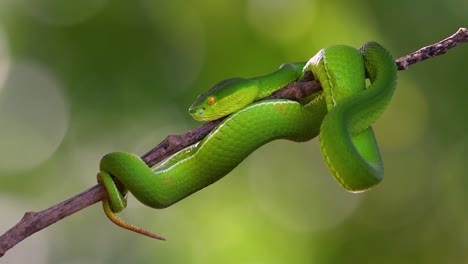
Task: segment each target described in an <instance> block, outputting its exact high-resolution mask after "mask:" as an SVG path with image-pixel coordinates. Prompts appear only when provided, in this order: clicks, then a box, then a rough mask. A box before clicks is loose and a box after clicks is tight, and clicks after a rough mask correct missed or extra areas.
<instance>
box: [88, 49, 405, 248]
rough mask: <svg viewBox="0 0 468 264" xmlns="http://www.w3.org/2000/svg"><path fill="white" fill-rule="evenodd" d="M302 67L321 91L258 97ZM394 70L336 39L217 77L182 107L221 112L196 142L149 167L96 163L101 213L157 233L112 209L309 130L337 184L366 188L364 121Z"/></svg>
mask: <svg viewBox="0 0 468 264" xmlns="http://www.w3.org/2000/svg"><path fill="white" fill-rule="evenodd" d="M309 70H311V71H312V72H313V74H314V76H315V78H316V79H317V80H318V81H319V82H320V84H321V85H322V88H323V90H322V91H320V92H318V93H315V94H312V95H311V96H309V97H308V98H307V99H305V100H303V101H301V102H296V101H292V100H286V99H272V100H260V99H262V98H264V97H266V96H268V95H270V94H272V93H273V92H274V91H276V90H278V89H280V88H282V87H284V86H286V85H287V84H289V83H291V82H294V81H298V80H299V79H301V78H302V76H303V75H304V72H305V71H309ZM396 73H397V69H396V66H395V63H394V61H393V58H392V57H391V55H390V54H389V53H388V52H387V50H386V49H384V48H383V47H382V46H380V45H379V44H377V43H375V42H368V43H366V44H364V45H363V46H362V47H361V48H360V49H359V50H357V49H355V48H352V47H348V46H342V45H339V46H332V47H329V48H326V49H322V50H320V51H319V52H318V53H317V54H316V55H315V56H314V57H312V58H311V59H310V60H309V61H308V62H303V63H290V64H284V65H282V66H281V67H280V69H279V70H277V71H276V72H274V73H272V74H269V75H266V76H261V77H256V78H251V79H242V78H232V79H227V80H224V81H222V82H220V83H218V84H217V85H215V86H214V87H213V88H212V89H210V90H209V91H208V92H206V93H204V94H202V95H200V96H199V97H198V98H197V99H196V101H195V102H194V103H193V105H192V106H191V107H190V109H189V112H190V114H191V115H192V116H193V118H194V119H196V120H199V121H211V120H215V119H218V118H220V117H224V116H227V115H229V116H228V117H227V118H226V119H225V120H223V122H221V123H220V124H219V125H218V126H217V127H216V128H214V129H213V130H212V131H211V132H210V133H209V134H208V135H207V136H206V137H205V138H204V139H203V140H201V141H200V142H198V143H197V144H195V145H192V146H190V147H188V148H185V149H183V150H181V151H180V152H178V153H176V154H174V155H173V156H172V157H170V158H168V159H167V160H166V161H165V162H163V163H162V164H160V165H158V166H157V167H155V168H149V167H148V166H147V165H146V164H145V163H144V162H143V161H142V160H141V159H140V158H139V157H138V156H136V155H134V154H130V153H126V152H113V153H109V154H106V155H105V156H104V157H103V158H102V159H101V163H100V172H99V173H98V176H97V179H98V182H100V183H102V184H103V185H104V187H105V189H106V191H107V193H108V199H105V200H103V207H104V211H105V213H106V215H107V216H108V217H109V219H110V220H111V221H113V222H114V223H116V224H117V225H119V226H121V227H123V228H126V229H129V230H132V231H135V232H138V233H141V234H144V235H147V236H150V237H153V238H157V239H164V238H162V237H160V236H158V235H156V234H153V233H151V232H148V231H146V230H143V229H141V228H139V227H136V226H133V225H131V224H128V223H127V222H125V221H123V220H121V219H120V218H118V217H117V216H116V215H115V213H118V212H120V211H122V210H123V209H124V208H125V206H126V198H125V195H126V194H127V192H128V191H130V192H131V193H132V194H133V195H134V196H135V197H136V198H137V199H138V200H139V201H140V202H142V203H143V204H145V205H147V206H150V207H153V208H165V207H168V206H170V205H172V204H174V203H176V202H178V201H180V200H182V199H184V198H185V197H187V196H189V195H191V194H193V193H195V192H197V191H199V190H200V189H203V188H205V187H207V186H209V185H210V184H212V183H214V182H216V181H218V180H219V179H221V178H222V177H224V176H225V175H226V174H228V173H229V172H230V171H232V170H233V169H234V168H235V167H236V166H237V165H238V164H239V163H240V162H242V160H244V159H245V158H246V157H247V156H248V155H249V154H250V153H252V152H253V151H254V150H256V149H257V148H259V147H260V146H262V145H264V144H266V143H268V142H270V141H272V140H275V139H288V140H292V141H297V142H303V141H308V140H310V139H312V138H314V137H316V136H317V135H319V134H320V148H321V152H322V156H323V157H324V160H325V163H326V164H327V166H328V168H329V169H330V171H331V173H332V174H333V176H334V177H335V179H336V180H337V181H338V182H339V183H340V184H341V186H343V187H344V188H345V189H346V190H348V191H351V192H359V191H364V190H366V189H369V188H371V187H372V186H374V185H376V184H377V183H379V182H380V181H381V180H382V177H383V165H382V161H381V157H380V153H379V150H378V147H377V143H376V140H375V137H374V133H373V130H372V127H371V126H372V124H373V123H374V122H375V121H376V120H377V119H378V118H379V117H380V115H381V114H382V113H383V111H384V110H385V108H386V107H387V105H388V103H389V102H390V100H391V97H392V95H393V92H394V90H395V86H396ZM366 77H367V78H369V80H370V85H369V86H368V87H367V88H366ZM259 100H260V101H259Z"/></svg>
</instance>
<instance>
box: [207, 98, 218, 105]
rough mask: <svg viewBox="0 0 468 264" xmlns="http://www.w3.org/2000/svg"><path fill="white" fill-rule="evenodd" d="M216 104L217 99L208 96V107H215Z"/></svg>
mask: <svg viewBox="0 0 468 264" xmlns="http://www.w3.org/2000/svg"><path fill="white" fill-rule="evenodd" d="M215 102H216V99H215V98H214V97H213V96H208V98H206V103H207V104H208V105H213V104H214V103H215Z"/></svg>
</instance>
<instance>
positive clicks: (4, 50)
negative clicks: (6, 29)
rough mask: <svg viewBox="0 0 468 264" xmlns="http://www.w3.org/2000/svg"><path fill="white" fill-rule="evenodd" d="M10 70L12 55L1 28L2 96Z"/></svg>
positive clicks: (0, 68)
mask: <svg viewBox="0 0 468 264" xmlns="http://www.w3.org/2000/svg"><path fill="white" fill-rule="evenodd" d="M9 69H10V54H9V47H8V42H7V39H6V38H5V34H4V33H3V30H2V28H1V27H0V94H1V93H2V89H3V86H4V84H5V79H6V78H7V75H8V71H9Z"/></svg>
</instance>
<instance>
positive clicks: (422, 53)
mask: <svg viewBox="0 0 468 264" xmlns="http://www.w3.org/2000/svg"><path fill="white" fill-rule="evenodd" d="M465 42H468V29H467V28H460V29H458V31H456V32H455V33H454V34H453V35H451V36H449V37H447V38H445V39H443V40H441V41H439V42H437V43H435V44H432V45H429V46H426V47H423V48H421V49H419V50H417V51H415V52H412V53H410V54H408V55H406V56H403V57H401V58H398V59H397V60H395V63H396V64H397V67H398V70H400V71H402V70H406V69H408V67H409V66H410V65H413V64H415V63H418V62H421V61H424V60H426V59H429V58H432V57H435V56H439V55H442V54H445V53H446V52H447V51H448V50H449V49H451V48H453V47H456V46H458V45H460V44H462V43H465ZM320 90H321V86H320V83H319V82H317V81H315V80H313V76H312V75H311V74H306V75H305V76H304V78H303V79H302V80H300V81H299V82H294V83H291V84H289V85H288V86H286V87H284V88H283V89H281V90H279V91H277V92H276V93H274V94H273V95H271V96H269V97H267V98H265V99H273V98H286V99H291V100H296V101H297V100H300V99H302V98H304V97H306V96H308V95H310V94H312V93H315V92H317V91H320ZM221 121H222V120H216V121H212V122H209V123H206V124H203V125H201V126H199V127H196V128H194V129H192V130H190V131H188V132H187V133H185V134H182V135H169V136H167V137H166V139H164V140H163V141H162V142H161V143H159V144H158V145H157V146H155V147H154V148H153V149H151V150H150V151H148V152H147V153H146V154H144V155H143V156H142V157H141V158H142V159H143V160H144V161H145V163H146V164H148V166H150V167H152V166H154V165H156V164H157V163H158V162H160V161H162V160H163V159H165V158H167V157H169V156H170V155H172V154H174V153H176V152H177V151H179V150H182V149H184V148H186V147H188V146H190V145H192V144H194V143H196V142H198V141H199V140H201V139H202V138H204V137H205V136H206V135H207V134H208V133H209V132H210V131H211V130H212V129H213V128H214V127H216V125H218V124H219V123H220V122H221ZM105 198H107V193H106V192H105V190H104V188H103V187H102V185H100V184H97V185H95V186H93V187H91V188H89V189H88V190H86V191H84V192H82V193H80V194H77V195H75V196H73V197H71V198H69V199H68V200H65V201H63V202H61V203H59V204H56V205H54V206H52V207H50V208H48V209H45V210H43V211H39V212H27V213H25V214H24V216H23V218H22V219H21V220H20V221H19V222H18V223H17V224H16V225H15V226H13V227H12V228H10V229H9V230H8V231H6V232H5V233H4V234H3V235H1V236H0V257H2V256H3V255H4V254H5V253H6V252H7V251H8V250H9V249H11V248H13V247H14V246H15V245H16V244H18V243H19V242H21V241H23V240H24V239H25V238H27V237H29V236H31V235H32V234H34V233H36V232H38V231H40V230H42V229H44V228H46V227H47V226H49V225H51V224H53V223H55V222H57V221H59V220H61V219H63V218H65V217H67V216H69V215H71V214H73V213H75V212H77V211H80V210H82V209H84V208H86V207H88V206H90V205H92V204H95V203H97V202H99V201H101V200H103V199H105Z"/></svg>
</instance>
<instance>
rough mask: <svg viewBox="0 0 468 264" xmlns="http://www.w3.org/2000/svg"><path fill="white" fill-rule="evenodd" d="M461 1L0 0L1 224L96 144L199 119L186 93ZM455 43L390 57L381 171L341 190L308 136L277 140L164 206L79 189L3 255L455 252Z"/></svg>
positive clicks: (445, 256)
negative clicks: (413, 60) (408, 59)
mask: <svg viewBox="0 0 468 264" xmlns="http://www.w3.org/2000/svg"><path fill="white" fill-rule="evenodd" d="M467 14H468V2H467V1H464V0H448V1H435V0H429V1H424V2H422V1H403V0H397V1H380V2H378V3H377V1H365V0H362V1H350V2H345V1H333V0H331V1H325V0H289V1H286V0H246V1H237V0H229V1H214V0H208V1H177V0H176V1H150V0H140V1H123V0H80V1H61V0H35V1H33V0H0V214H1V217H0V219H1V220H0V233H3V232H4V231H5V230H7V229H8V228H9V227H11V226H12V225H13V224H14V223H16V222H17V221H18V220H19V219H20V218H21V217H22V215H23V213H24V212H25V211H29V210H41V209H44V208H47V207H49V206H51V205H53V204H55V203H57V202H59V201H62V200H64V199H66V198H68V197H71V196H72V195H74V194H76V193H78V192H81V191H83V190H85V189H87V188H89V187H90V186H92V185H94V184H95V175H96V172H97V170H98V163H99V159H100V157H101V156H102V155H103V154H104V153H106V152H110V151H116V150H124V151H130V152H134V153H137V154H143V153H145V152H146V151H147V150H149V149H151V148H152V147H153V146H154V145H155V144H157V143H158V142H159V141H161V140H162V139H163V138H164V137H165V136H166V135H168V134H179V133H183V132H185V131H187V130H189V129H191V128H193V127H195V126H196V125H198V124H197V123H196V122H195V121H193V120H192V119H191V118H190V116H189V115H188V113H187V108H188V106H189V105H190V104H191V102H192V101H193V100H194V99H195V98H196V96H197V95H198V94H199V93H202V92H204V91H206V90H207V89H208V88H210V87H211V86H212V85H213V84H215V83H216V82H218V81H220V80H222V79H225V78H229V77H235V76H242V77H253V76H259V75H263V74H267V73H270V72H272V71H274V70H275V69H277V67H278V66H279V65H280V64H281V63H283V62H289V61H305V60H307V59H309V58H310V57H311V56H313V55H314V54H315V53H316V52H317V51H318V50H319V49H320V48H322V47H325V46H328V45H332V44H348V45H352V46H355V47H359V46H360V45H361V44H362V43H364V42H366V41H368V40H376V41H378V42H380V43H381V44H382V45H384V46H385V47H387V48H388V49H389V50H390V51H391V52H392V53H393V55H394V56H395V57H400V56H402V55H405V54H407V53H409V52H412V51H414V50H416V49H418V48H420V47H422V46H425V45H428V44H431V43H434V42H436V41H438V40H440V39H442V38H445V37H447V36H448V35H450V34H452V33H453V32H454V31H456V30H457V29H458V28H459V27H461V26H465V27H466V26H468V23H467V22H468V16H467ZM467 72H468V45H465V46H460V47H458V48H455V49H454V50H451V51H450V52H449V53H448V54H446V55H445V56H441V57H438V58H435V59H431V60H429V61H426V62H423V63H420V64H416V65H414V66H412V67H411V68H410V69H409V70H407V71H404V72H400V73H399V83H398V87H397V92H396V94H395V97H394V100H393V102H392V104H391V105H390V108H389V109H388V111H387V112H386V113H385V114H384V116H383V117H382V118H381V119H380V120H379V121H378V122H377V124H376V125H375V130H376V133H377V137H378V140H379V144H380V148H381V152H382V155H383V158H384V162H385V168H386V174H385V179H384V181H383V183H381V184H380V185H379V186H378V187H376V188H374V189H373V190H371V191H369V192H366V193H362V194H350V193H347V192H345V191H344V190H343V189H341V188H340V187H339V186H338V184H337V183H335V181H334V180H333V178H332V176H331V174H330V173H329V172H328V170H327V169H326V168H325V166H324V164H323V161H322V158H321V156H320V151H319V147H318V144H317V140H316V139H315V140H313V141H311V142H309V143H303V144H297V143H292V142H288V141H277V142H273V143H270V144H268V145H266V146H265V147H263V148H261V149H259V150H258V151H256V152H255V153H254V154H253V155H252V156H250V157H249V158H248V159H246V160H245V161H244V162H243V163H242V164H241V165H240V166H239V167H238V168H237V169H236V170H235V171H233V172H232V173H230V174H229V175H228V176H227V177H225V178H223V179H222V180H221V181H220V182H218V183H216V184H215V185H213V186H210V187H209V188H207V189H204V190H203V191H201V192H199V193H196V194H195V195H193V196H191V197H189V198H188V199H186V200H184V201H182V202H180V203H178V204H176V205H174V206H172V207H170V208H168V209H165V210H152V209H150V208H146V207H144V206H142V205H140V204H139V203H138V202H137V201H135V199H133V197H131V198H130V205H129V208H128V209H127V210H126V211H124V212H123V213H122V214H121V216H122V217H123V218H124V219H126V220H128V221H129V222H131V223H134V224H137V225H140V226H142V227H145V228H147V229H149V230H152V231H155V232H157V233H159V234H162V235H164V236H165V237H167V238H168V241H167V242H158V241H152V240H150V239H148V238H145V237H142V236H139V235H136V234H133V233H130V232H127V231H124V230H123V229H119V228H117V227H115V226H114V225H113V224H111V223H110V222H109V221H108V220H107V219H106V217H105V216H104V214H103V213H102V211H101V206H100V205H95V206H92V207H90V208H88V209H86V210H83V211H81V212H79V213H77V214H76V215H73V216H71V217H69V218H67V219H65V220H63V221H61V222H59V223H57V224H55V225H53V226H51V227H49V228H47V229H46V230H43V231H41V232H39V233H38V234H35V235H34V236H32V237H30V238H28V239H27V240H26V241H24V242H22V243H21V244H19V245H18V246H17V247H15V248H14V249H12V250H11V251H9V252H8V253H7V255H6V256H5V257H3V258H2V259H1V262H2V263H36V264H42V263H64V264H69V263H239V264H264V263H468V253H467V252H468V251H467V250H466V249H467V248H468V209H467V207H466V204H467V202H468V198H467V197H468V196H467V194H468V178H467V177H466V176H467V175H466V174H467V169H468V167H467V165H466V164H467V161H468V136H467V133H466V131H467V129H468V122H467V121H466V120H467V115H468V110H467V109H468V108H467V106H466V96H468V85H467V84H466V75H467Z"/></svg>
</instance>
